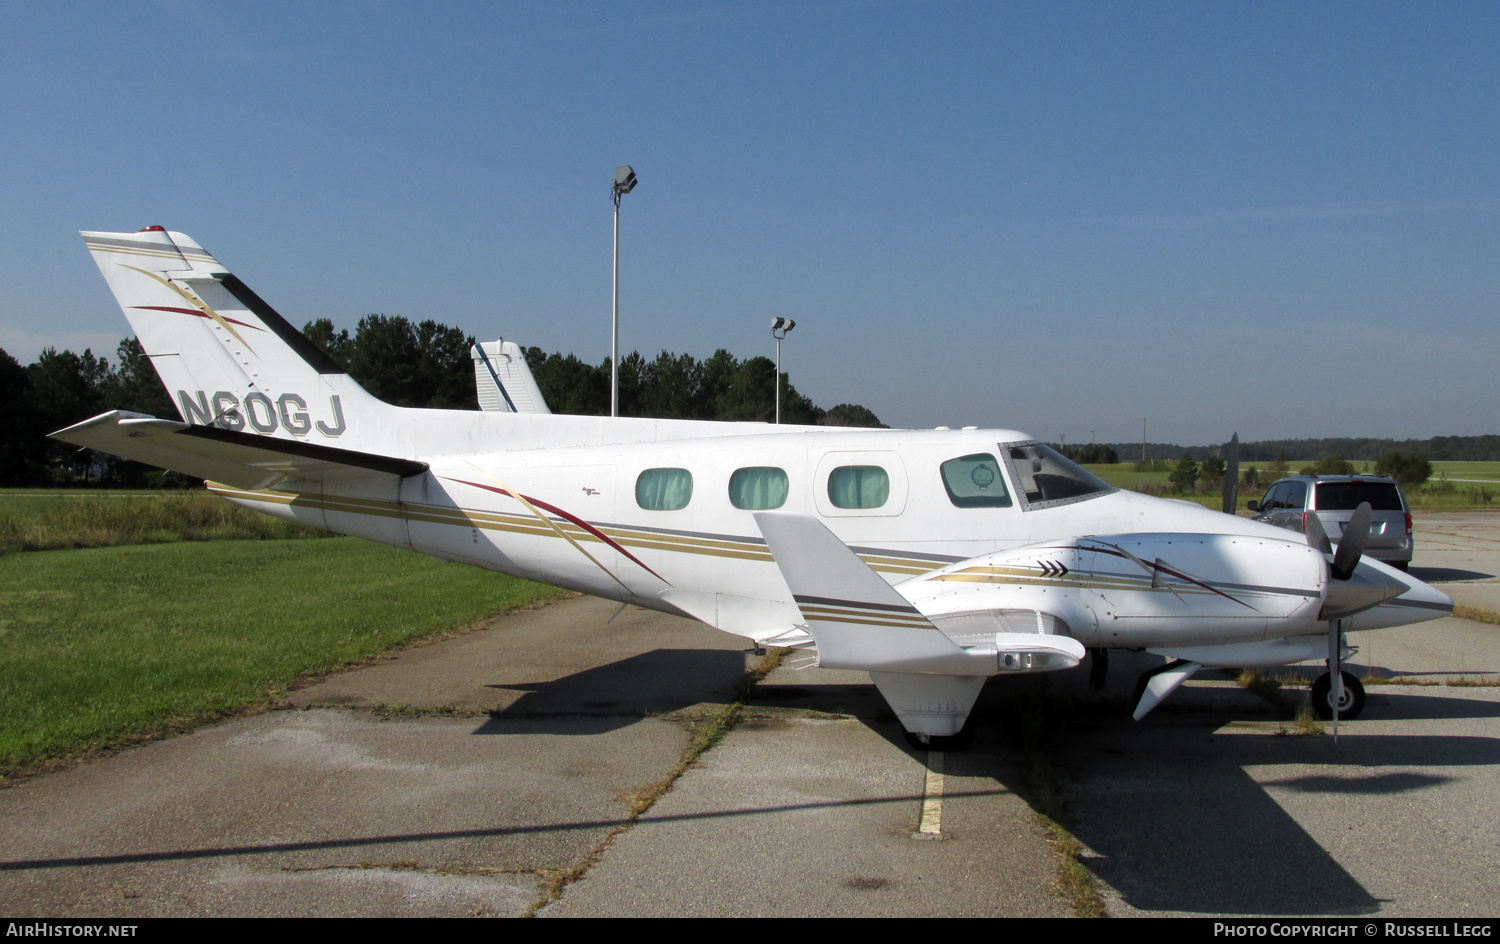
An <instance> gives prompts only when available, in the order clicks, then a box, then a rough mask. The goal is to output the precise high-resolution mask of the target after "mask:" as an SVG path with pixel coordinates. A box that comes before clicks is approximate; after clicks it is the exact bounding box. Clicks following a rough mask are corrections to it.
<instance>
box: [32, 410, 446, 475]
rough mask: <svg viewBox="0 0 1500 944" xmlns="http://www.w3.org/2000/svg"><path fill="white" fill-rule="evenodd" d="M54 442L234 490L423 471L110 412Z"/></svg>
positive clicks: (389, 460) (381, 459) (349, 453)
mask: <svg viewBox="0 0 1500 944" xmlns="http://www.w3.org/2000/svg"><path fill="white" fill-rule="evenodd" d="M51 436H52V438H53V439H56V440H59V441H61V442H65V443H71V444H73V445H75V446H86V447H88V448H89V449H97V450H99V451H100V452H107V453H109V454H110V455H114V456H119V457H120V458H122V459H132V460H135V461H136V462H144V463H146V464H147V465H154V466H157V467H158V468H162V469H169V470H171V471H173V472H181V473H183V474H184V475H191V476H193V477H194V478H201V479H206V480H208V481H212V482H223V483H224V484H226V485H233V486H234V487H235V488H243V489H262V488H276V487H278V486H281V485H284V484H286V483H290V482H300V483H307V484H319V483H332V482H350V481H358V480H364V481H371V480H374V479H380V478H386V477H390V476H394V477H396V478H404V477H406V476H409V475H419V474H421V473H423V472H425V471H427V464H426V463H425V462H417V461H415V460H412V459H399V458H395V457H392V456H382V455H375V454H373V453H367V452H355V451H353V450H350V449H336V448H334V447H332V446H323V445H318V444H316V443H308V442H299V441H296V440H285V439H271V438H269V437H266V436H257V435H255V434H254V433H245V432H239V431H236V430H230V429H219V428H218V427H216V426H194V425H189V424H187V423H181V422H178V421H176V420H163V419H157V418H156V417H154V416H147V415H145V414H142V413H128V412H125V411H124V410H114V411H111V412H109V413H103V414H101V415H99V416H96V417H94V418H93V419H90V420H84V421H83V422H82V423H78V424H76V425H73V426H69V427H68V428H67V429H63V430H58V431H57V432H55V433H52V434H51Z"/></svg>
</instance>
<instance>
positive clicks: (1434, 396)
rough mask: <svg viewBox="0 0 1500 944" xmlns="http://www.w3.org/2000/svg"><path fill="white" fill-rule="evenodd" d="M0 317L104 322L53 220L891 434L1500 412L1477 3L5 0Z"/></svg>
mask: <svg viewBox="0 0 1500 944" xmlns="http://www.w3.org/2000/svg"><path fill="white" fill-rule="evenodd" d="M0 36H3V37H4V40H3V42H0V128H3V129H4V133H3V134H0V215H3V219H4V220H5V222H6V225H5V226H4V228H3V235H0V247H3V251H0V347H4V348H5V349H6V350H7V351H9V352H10V353H11V354H13V355H14V356H16V357H17V358H18V359H20V360H22V361H23V362H28V361H30V360H31V359H33V358H34V357H35V356H36V354H37V352H38V351H39V350H40V349H41V348H42V347H43V346H44V345H47V344H52V345H56V346H59V347H70V348H73V349H75V350H81V349H82V348H83V347H84V346H92V347H94V348H95V350H96V351H97V350H100V349H103V350H108V351H112V350H113V347H114V344H115V343H116V342H117V341H118V339H119V338H120V337H121V336H123V335H124V334H125V333H126V332H127V330H128V326H127V325H126V323H125V321H124V319H123V317H122V316H121V315H120V313H119V310H118V309H117V308H116V307H115V305H114V303H113V300H112V299H111V297H110V296H109V294H108V292H107V290H106V289H105V287H104V284H103V281H102V280H101V279H100V278H99V276H98V274H97V272H96V270H95V269H94V267H93V264H92V262H91V261H90V260H89V258H88V256H87V253H86V252H85V251H84V249H83V246H82V244H81V242H80V241H79V239H78V237H77V235H76V233H77V230H79V229H99V230H115V231H127V230H135V229H138V228H140V227H142V226H146V225H151V224H161V225H165V226H167V227H169V228H171V229H176V230H181V231H183V232H187V233H190V234H191V235H193V236H194V237H195V238H196V239H198V240H199V241H200V242H202V243H203V245H204V246H206V247H207V248H208V249H209V250H210V251H211V252H213V253H215V254H216V255H218V256H219V258H220V259H221V260H222V261H223V262H225V263H226V264H227V265H228V266H229V267H230V268H231V269H233V270H234V271H235V272H236V273H237V274H239V275H240V276H241V277H242V278H243V279H245V281H246V282H248V283H249V284H250V285H251V286H253V287H254V288H255V289H256V290H257V292H259V293H260V294H261V295H262V296H263V297H264V298H266V299H267V300H268V301H269V302H271V304H273V305H275V306H276V307H277V308H278V309H280V310H281V311H282V313H283V314H285V315H287V317H288V318H289V319H290V320H292V321H293V322H295V323H297V324H299V325H300V324H302V323H303V322H305V321H307V320H310V319H312V318H319V317H327V318H331V319H332V320H333V321H334V322H335V323H336V324H338V325H340V326H344V327H350V328H352V327H353V326H354V324H355V322H356V321H357V320H358V319H359V317H360V316H361V315H363V314H366V313H368V312H385V313H387V314H401V315H405V316H407V317H410V318H413V319H423V318H433V319H436V320H438V321H442V322H445V323H448V324H454V325H458V326H460V327H462V328H463V329H464V330H465V331H467V332H470V333H473V334H475V335H476V336H479V337H482V338H493V337H495V336H498V335H504V336H505V337H506V338H508V339H511V340H516V341H519V342H520V343H522V344H526V345H530V344H536V345H539V346H541V347H543V348H544V349H547V350H549V351H556V350H562V351H572V352H575V353H577V354H579V355H580V356H582V357H585V358H587V359H589V360H594V361H598V360H602V359H603V358H604V357H605V356H607V354H608V350H609V302H610V298H609V291H610V282H609V275H610V269H609V264H610V245H611V244H610V227H611V215H610V213H611V206H610V201H609V189H608V181H609V179H610V178H611V177H612V175H613V169H614V166H615V165H616V164H618V163H630V164H632V165H634V167H635V168H636V170H637V172H638V173H639V175H640V179H641V183H640V186H639V187H638V188H637V190H636V191H635V192H634V193H632V194H630V195H628V196H627V197H625V203H624V208H623V214H622V221H623V222H622V246H623V248H622V259H621V317H622V331H621V345H622V347H623V348H624V349H625V350H631V349H636V348H638V349H640V350H642V351H643V352H645V353H647V354H654V353H655V352H657V351H659V350H661V349H663V348H666V349H670V350H673V351H687V352H690V353H692V354H694V355H697V356H700V357H702V356H706V355H708V354H710V353H712V351H713V350H714V349H715V348H718V347H725V348H728V349H729V350H731V351H733V352H734V353H735V354H737V355H739V356H741V357H745V356H749V355H752V354H756V353H765V354H771V353H772V352H773V351H774V347H773V342H772V341H771V339H770V337H769V335H768V333H767V325H768V323H769V321H770V319H771V318H772V317H774V316H778V315H780V316H789V317H792V318H795V319H796V320H797V323H798V326H797V329H796V331H795V332H794V333H793V334H792V336H791V338H790V339H789V340H788V342H787V343H786V344H785V346H784V347H783V361H784V367H785V369H787V370H788V371H789V372H790V373H791V376H792V380H793V382H794V383H795V384H796V385H797V387H798V389H800V390H801V391H803V392H804V393H806V394H808V395H809V396H811V397H812V398H813V399H814V400H815V401H816V402H818V403H820V404H822V405H823V406H825V407H826V406H832V405H833V404H835V403H838V402H845V401H848V402H857V403H863V404H865V405H866V406H869V407H870V408H872V409H873V410H875V412H876V413H877V414H878V415H879V416H880V417H881V418H882V419H883V420H885V421H886V422H888V423H892V424H894V425H906V426H933V425H939V424H945V425H953V426H960V425H982V426H1001V427H1009V428H1018V429H1022V430H1027V431H1030V432H1032V433H1034V434H1036V435H1039V436H1043V437H1046V438H1048V439H1056V438H1057V436H1058V435H1060V434H1061V435H1066V436H1067V439H1068V441H1069V442H1075V441H1087V439H1088V438H1089V436H1090V434H1091V432H1092V433H1093V435H1095V436H1096V437H1097V438H1098V439H1100V440H1104V441H1129V440H1134V439H1137V438H1138V437H1139V436H1140V429H1141V420H1142V418H1147V419H1148V422H1149V427H1150V436H1151V439H1152V440H1153V441H1162V440H1165V441H1176V442H1182V443H1203V442H1216V441H1220V440H1222V439H1224V438H1227V436H1228V434H1229V432H1231V431H1233V430H1238V431H1239V433H1240V435H1241V438H1244V439H1258V438H1271V437H1283V436H1337V435H1361V436H1363V435H1391V436H1397V437H1427V436H1433V435H1453V434H1477V433H1492V432H1497V431H1500V422H1497V420H1496V405H1497V396H1496V394H1497V381H1496V377H1497V372H1496V369H1495V366H1496V355H1497V353H1500V344H1497V342H1500V317H1497V316H1500V252H1497V250H1500V130H1497V129H1500V94H1497V92H1500V87H1497V86H1500V82H1497V79H1500V57H1497V56H1496V55H1495V50H1496V49H1497V48H1500V42H1497V41H1500V5H1496V4H1494V3H1445V4H1441V5H1432V4H1416V3H1410V4H1381V3H1364V4H1333V3H1307V4H1283V3H1256V4H1225V3H1214V4H1197V5H1194V4H1186V3H1177V4H1166V3H1128V4H1127V3H1113V4H1093V3H1020V4H1011V3H999V2H988V3H966V2H831V0H825V2H747V3H712V4H709V3H701V4H689V3H652V2H640V3H628V4H621V3H598V4H594V3H581V2H580V3H566V4H545V5H543V4H535V5H516V4H502V3H462V4H445V3H432V2H426V3H421V4H415V3H391V2H379V3H374V2H372V3H331V2H329V3H317V4H303V3H297V4H292V3H286V4H282V3H270V2H256V3H243V4H238V3H187V2H175V0H174V2H138V3H113V4H105V3H74V4H37V5H25V4H20V3H15V4H6V5H3V6H0Z"/></svg>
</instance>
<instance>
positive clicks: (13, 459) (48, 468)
mask: <svg viewBox="0 0 1500 944" xmlns="http://www.w3.org/2000/svg"><path fill="white" fill-rule="evenodd" d="M303 333H304V334H305V335H307V337H308V339H309V340H310V341H312V342H313V343H314V344H315V345H317V346H318V347H319V348H321V349H322V350H323V351H324V352H325V353H326V354H328V355H329V356H330V357H332V358H333V359H334V361H336V362H337V363H339V364H340V365H341V366H343V367H344V368H345V369H346V370H347V371H348V372H349V374H350V375H351V376H353V377H354V379H355V380H357V381H358V382H359V383H360V385H361V386H363V387H364V388H365V389H366V390H368V391H370V393H372V394H374V395H375V396H377V397H379V398H380V399H382V400H385V401H386V402H387V403H393V404H396V405H397V406H412V407H431V408H437V409H468V410H477V409H478V408H479V405H478V402H477V400H476V397H475V393H474V367H473V361H472V359H471V358H470V354H469V351H470V349H471V348H472V347H473V345H474V339H473V338H472V337H470V336H467V335H465V334H464V333H463V332H462V331H460V330H459V329H458V328H454V327H450V326H448V325H443V324H439V323H437V322H435V321H421V322H413V321H411V320H409V319H407V318H403V317H400V316H393V315H383V314H372V315H366V316H365V317H364V318H361V319H360V321H359V324H358V326H357V327H356V328H355V330H354V332H353V334H351V333H350V332H349V331H348V330H335V329H334V326H333V323H332V322H330V321H329V320H327V319H319V320H317V321H313V322H310V323H309V324H308V325H307V326H306V327H305V328H304V329H303ZM526 362H527V363H528V364H529V365H530V366H531V369H532V372H533V374H534V375H535V376H536V380H537V386H538V387H540V389H541V391H542V395H543V396H544V397H545V398H546V400H547V404H548V406H549V407H551V409H552V411H553V412H554V413H581V414H592V415H599V416H603V415H607V414H608V413H609V359H608V358H605V359H604V360H603V362H602V363H600V364H589V363H587V362H585V361H582V360H580V359H578V358H577V357H576V356H574V355H572V354H547V353H546V352H544V351H542V350H541V349H540V348H536V347H532V348H528V349H527V350H526ZM781 376H782V390H781V419H782V422H784V423H806V424H818V425H824V426H881V425H882V424H881V422H880V420H879V419H878V418H877V417H876V416H875V414H874V413H872V412H870V411H869V410H868V409H866V408H865V407H863V406H859V405H857V404H850V403H841V404H839V405H837V406H835V407H833V408H832V409H830V410H824V409H823V408H821V407H819V406H818V405H817V404H815V403H813V402H812V401H811V400H809V399H807V397H805V396H803V395H802V394H800V393H798V392H797V390H796V388H795V387H793V386H792V385H791V383H790V381H789V380H788V379H787V375H786V374H785V373H783V374H782V375H781ZM117 409H118V410H129V411H131V412H134V413H145V414H148V415H150V416H158V417H162V418H177V416H178V412H177V408H176V406H175V405H174V404H173V402H172V399H171V397H170V396H169V395H168V393H167V390H166V389H165V388H164V387H163V386H162V384H161V381H160V379H159V378H158V377H157V375H156V371H155V369H154V368H152V366H151V361H150V359H149V358H148V357H146V355H145V352H144V351H142V350H141V346H140V343H139V342H138V341H136V339H135V338H126V339H125V340H123V341H121V342H120V344H119V346H118V347H117V348H116V351H115V361H114V363H111V362H110V361H109V360H108V359H107V358H105V357H99V356H96V355H95V354H94V353H93V351H92V350H85V351H84V352H83V353H82V354H74V353H73V352H72V351H58V350H56V349H54V348H47V349H46V350H44V351H42V353H41V355H40V356H38V357H37V359H36V361H35V362H34V363H32V364H29V365H25V366H23V365H22V364H20V363H19V362H18V361H17V360H16V359H15V358H14V357H11V356H10V355H9V354H7V353H6V352H5V351H3V350H0V486H5V487H53V486H79V485H83V486H107V487H111V488H182V487H187V486H189V485H191V484H195V483H194V482H192V480H189V479H187V478H185V477H183V476H179V475H176V474H175V473H170V472H163V471H161V470H159V469H154V468H151V467H150V466H145V465H141V464H140V463H137V462H127V461H125V460H123V459H117V458H115V457H113V456H107V455H104V454H103V453H98V452H94V451H92V450H89V449H79V448H78V447H76V446H69V445H67V444H65V443H60V442H57V441H56V440H53V439H48V438H47V434H48V433H50V432H55V431H56V430H59V429H63V428H64V427H67V426H71V425H73V424H74V423H77V422H80V421H82V420H86V419H88V418H90V417H93V416H97V415H99V414H100V413H103V412H105V411H107V410H117ZM620 412H621V414H623V415H625V416H650V417H659V418H663V419H704V420H760V421H767V422H769V421H770V420H772V419H773V418H774V417H775V412H776V366H775V364H774V363H773V362H772V361H771V359H770V358H768V357H752V358H748V359H747V360H743V361H741V360H739V359H738V358H736V357H734V355H732V354H730V353H729V352H728V351H725V350H719V351H715V352H714V354H713V356H711V357H709V358H707V359H705V360H702V361H699V360H696V359H695V358H693V357H692V356H691V355H689V354H672V353H669V352H667V351H663V352H661V353H660V354H659V355H657V356H656V358H654V359H653V360H649V361H648V360H646V358H644V357H643V356H641V354H640V353H639V352H634V353H631V354H628V355H626V356H625V357H624V358H622V359H621V364H620Z"/></svg>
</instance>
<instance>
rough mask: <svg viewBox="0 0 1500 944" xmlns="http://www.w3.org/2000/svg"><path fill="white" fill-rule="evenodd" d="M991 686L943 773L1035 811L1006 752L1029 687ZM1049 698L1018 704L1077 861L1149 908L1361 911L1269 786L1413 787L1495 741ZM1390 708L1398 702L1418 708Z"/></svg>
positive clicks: (1351, 792) (1377, 790)
mask: <svg viewBox="0 0 1500 944" xmlns="http://www.w3.org/2000/svg"><path fill="white" fill-rule="evenodd" d="M990 688H993V686H991V687H990ZM989 691H990V689H989V688H987V689H986V697H982V698H981V701H980V704H979V705H978V706H976V715H977V716H978V717H979V720H980V721H981V726H980V727H979V728H978V729H976V737H975V741H974V744H973V746H972V747H971V748H970V750H969V751H966V752H964V753H962V754H949V755H947V761H946V764H947V769H948V771H949V772H950V773H951V774H955V775H964V774H967V775H978V774H989V775H991V776H993V777H994V779H995V781H996V782H997V783H1000V784H1002V785H1003V786H1005V787H1008V788H1010V789H1012V790H1014V791H1015V792H1016V793H1018V794H1020V795H1021V796H1022V797H1025V798H1028V799H1029V800H1032V802H1033V807H1034V808H1036V806H1037V804H1036V803H1035V799H1034V798H1035V797H1036V796H1037V791H1038V790H1039V789H1040V787H1041V784H1039V783H1038V782H1036V781H1037V778H1036V767H1035V766H1032V765H1023V769H1024V768H1025V766H1030V770H1031V773H1029V774H1028V775H1027V776H1026V777H1025V778H1024V779H1022V780H1020V781H1018V780H1017V779H1016V774H1015V771H1016V770H1017V769H1018V768H1017V764H1016V762H1015V761H1016V756H1015V755H1016V754H1017V753H1022V752H1024V751H1025V750H1026V748H1025V746H1024V745H1023V735H1022V732H1023V730H1024V725H1025V720H1024V719H1025V712H1026V702H1025V698H1026V697H1027V696H1026V694H1025V693H1022V692H1011V693H1006V694H1003V695H1000V696H999V697H992V696H990V695H989ZM1031 697H1033V698H1035V697H1036V695H1035V694H1033V695H1032V696H1031ZM1401 697H1402V696H1397V698H1398V699H1399V698H1401ZM1408 697H1409V696H1408ZM1415 700H1417V701H1421V702H1423V703H1424V704H1423V705H1422V706H1421V714H1423V715H1424V716H1426V715H1427V714H1428V713H1430V712H1431V710H1432V708H1433V705H1432V704H1431V703H1432V702H1459V703H1462V709H1461V710H1462V711H1463V712H1464V713H1466V714H1472V713H1473V711H1474V709H1475V708H1476V707H1478V706H1476V705H1475V703H1473V702H1464V701H1463V700H1461V699H1443V698H1430V697H1423V698H1419V699H1415ZM1049 704H1052V703H1049V702H1048V701H1046V700H1045V699H1043V700H1041V701H1039V702H1033V703H1032V706H1033V711H1034V710H1035V708H1036V706H1038V705H1040V706H1042V709H1043V717H1044V721H1043V727H1042V733H1041V734H1040V735H1039V736H1040V747H1039V748H1038V753H1039V755H1040V756H1041V757H1042V758H1044V763H1045V765H1046V766H1047V767H1050V770H1051V771H1052V773H1051V778H1052V781H1053V783H1054V784H1055V785H1056V786H1057V787H1058V788H1060V789H1061V791H1062V793H1063V796H1064V798H1065V801H1066V804H1067V814H1068V822H1067V823H1065V825H1066V826H1067V828H1068V829H1069V830H1070V831H1071V832H1072V834H1073V835H1074V837H1075V838H1077V839H1078V841H1079V842H1081V843H1083V844H1084V845H1085V846H1086V847H1087V850H1088V853H1087V854H1086V856H1085V860H1084V861H1085V864H1086V865H1087V866H1088V868H1089V869H1091V870H1092V871H1093V872H1094V874H1096V875H1097V876H1098V877H1099V878H1100V879H1102V880H1103V881H1104V882H1106V883H1108V885H1109V886H1110V887H1111V888H1113V889H1114V890H1115V891H1116V892H1118V893H1119V895H1120V896H1121V898H1122V899H1123V900H1124V901H1125V903H1126V904H1128V905H1130V906H1131V907H1133V908H1136V909H1140V910H1142V911H1147V912H1167V913H1186V914H1206V915H1219V914H1228V915H1235V914H1247V915H1291V914H1313V915H1357V914H1370V913H1373V912H1375V911H1377V910H1379V908H1380V904H1381V902H1380V901H1379V900H1378V899H1376V898H1374V897H1373V896H1371V894H1370V893H1369V892H1368V891H1367V890H1366V889H1365V888H1364V887H1363V886H1362V885H1361V884H1360V882H1359V881H1358V880H1356V879H1355V878H1354V877H1353V876H1352V875H1350V874H1349V872H1348V871H1347V870H1346V869H1345V868H1344V867H1343V866H1342V865H1340V863H1339V862H1338V861H1337V860H1335V859H1334V858H1333V856H1332V855H1330V854H1329V852H1328V851H1326V850H1325V849H1324V848H1323V847H1322V846H1321V845H1320V844H1319V842H1318V841H1317V840H1315V839H1314V838H1313V837H1312V836H1311V835H1309V834H1308V832H1307V830H1306V829H1305V828H1304V827H1303V826H1302V825H1301V824H1300V823H1299V822H1298V821H1297V820H1296V819H1294V818H1293V816H1292V815H1291V814H1290V813H1288V812H1287V810H1286V809H1284V808H1283V806H1282V805H1281V804H1280V803H1278V802H1277V799H1276V797H1275V794H1277V793H1291V794H1303V795H1306V794H1322V795H1326V796H1327V798H1328V801H1327V805H1328V807H1329V808H1330V809H1334V810H1336V809H1337V808H1338V807H1337V804H1340V803H1344V802H1357V799H1356V798H1357V797H1359V796H1367V795H1373V794H1384V795H1390V794H1413V795H1420V794H1421V793H1422V792H1423V791H1426V790H1430V789H1433V788H1436V787H1440V786H1443V785H1445V784H1447V783H1449V782H1451V781H1454V780H1457V779H1460V778H1459V777H1458V776H1450V775H1448V774H1447V773H1444V772H1432V771H1430V770H1424V771H1413V770H1411V768H1431V767H1449V766H1455V767H1475V766H1488V765H1494V764H1500V739H1495V738H1488V737H1465V736H1446V737H1444V736H1439V737H1433V736H1426V737H1418V736H1384V735H1365V734H1361V735H1357V736H1349V734H1348V733H1347V729H1346V736H1345V737H1342V738H1340V740H1339V741H1338V743H1337V744H1335V743H1334V741H1333V739H1332V738H1331V737H1326V736H1323V737H1308V736H1295V735H1292V736H1284V737H1279V736H1275V735H1274V734H1271V733H1269V732H1266V731H1265V730H1264V729H1261V730H1255V729H1250V730H1247V731H1244V732H1235V731H1234V730H1233V729H1230V730H1227V731H1226V730H1223V729H1224V726H1225V725H1226V724H1227V723H1228V722H1231V721H1237V720H1251V721H1258V722H1261V723H1262V724H1264V722H1265V721H1266V718H1265V716H1264V715H1256V716H1251V717H1249V718H1246V717H1245V716H1244V715H1243V713H1241V712H1233V711H1231V712H1223V711H1197V710H1194V711H1187V712H1170V713H1166V714H1161V715H1157V716H1153V717H1151V718H1148V719H1146V720H1144V721H1142V722H1134V721H1131V720H1130V718H1129V717H1128V715H1126V714H1125V713H1124V710H1123V708H1122V707H1120V706H1119V705H1115V704H1109V705H1104V704H1101V705H1097V706H1090V705H1087V704H1076V705H1074V706H1071V707H1069V706H1066V704H1065V703H1064V705H1063V706H1062V707H1058V706H1057V705H1055V704H1052V709H1051V710H1050V711H1048V710H1047V707H1046V706H1048V705H1049ZM1392 707H1394V708H1395V709H1396V710H1395V712H1394V713H1396V714H1400V713H1401V712H1402V711H1403V710H1410V711H1416V710H1417V706H1415V705H1393V706H1392ZM1483 707H1484V708H1486V709H1488V708H1492V707H1493V706H1491V705H1488V704H1485V705H1483ZM1454 710H1455V711H1458V710H1460V709H1459V708H1458V706H1457V705H1455V706H1454ZM1382 714H1385V712H1382ZM1485 714H1486V716H1488V712H1485ZM1033 717H1034V715H1033ZM1033 725H1035V721H1033ZM1032 731H1033V735H1032V736H1033V737H1034V738H1035V737H1037V736H1038V735H1037V734H1036V730H1035V728H1033V729H1032ZM1268 766H1285V767H1289V768H1292V769H1291V770H1290V771H1289V772H1288V775H1287V776H1284V777H1280V778H1276V779H1269V780H1264V781H1257V780H1256V779H1255V777H1253V776H1252V775H1251V773H1250V770H1251V769H1263V768H1265V767H1268ZM1393 768H1394V769H1393ZM1309 769H1311V771H1312V772H1309Z"/></svg>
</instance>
